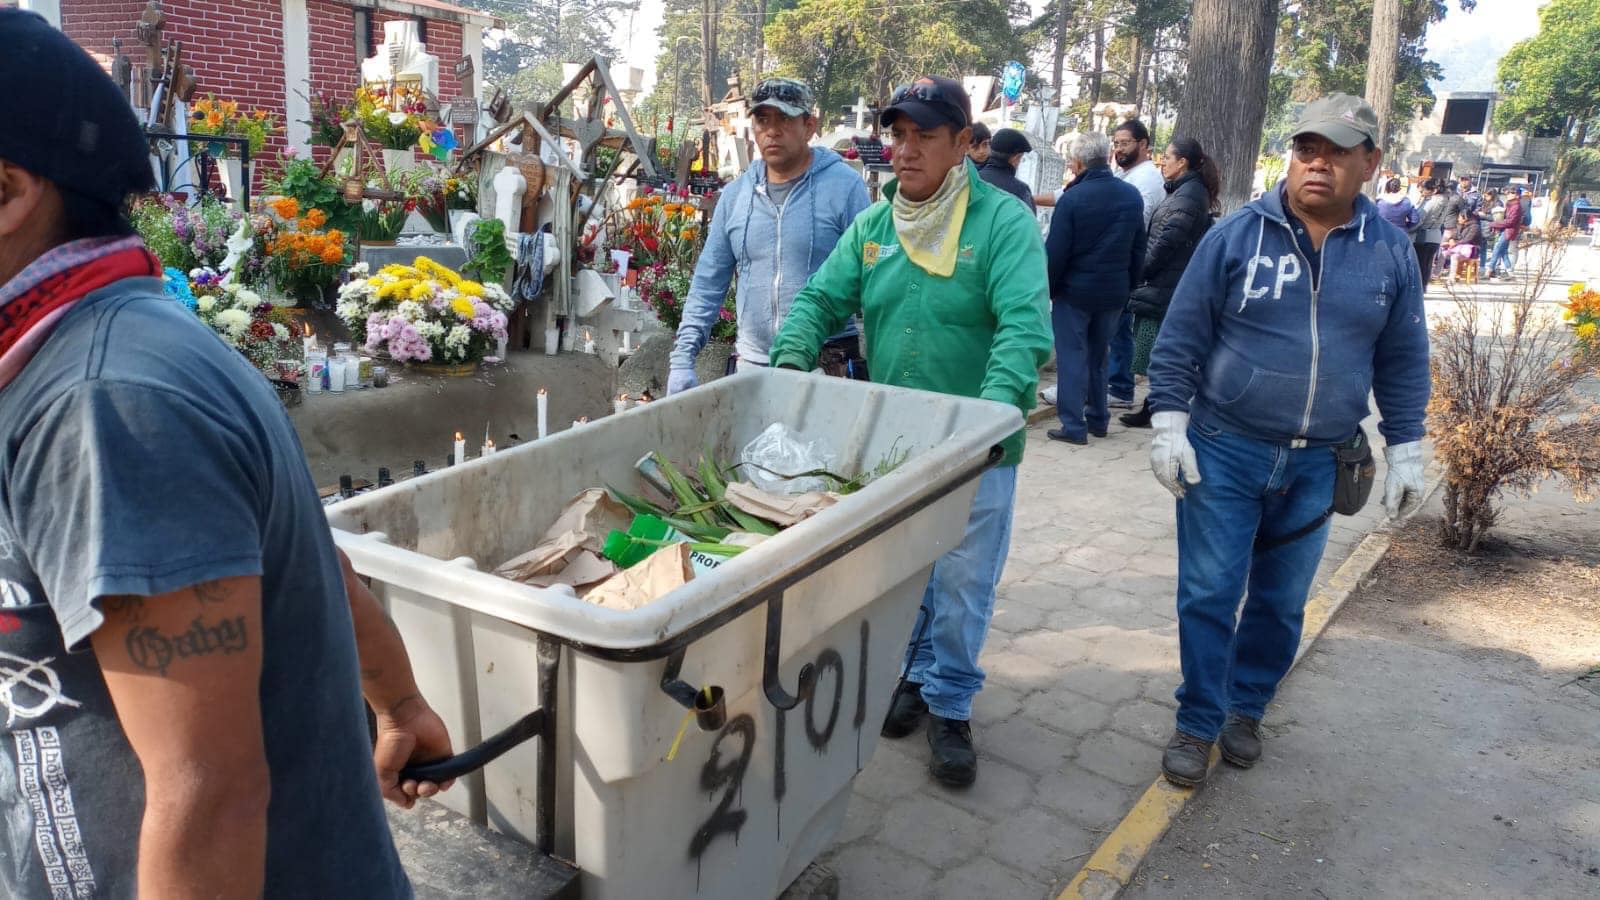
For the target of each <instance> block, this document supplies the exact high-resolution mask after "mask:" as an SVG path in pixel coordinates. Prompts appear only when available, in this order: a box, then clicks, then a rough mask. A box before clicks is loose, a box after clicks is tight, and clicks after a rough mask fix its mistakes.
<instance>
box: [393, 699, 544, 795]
mask: <svg viewBox="0 0 1600 900" xmlns="http://www.w3.org/2000/svg"><path fill="white" fill-rule="evenodd" d="M544 724H545V712H544V710H543V709H536V710H534V711H533V712H531V713H528V714H527V715H525V716H523V717H522V718H520V719H518V720H517V721H515V722H512V723H511V724H510V725H509V726H507V727H506V728H504V729H501V730H500V732H499V733H497V734H495V735H494V736H493V737H491V738H489V739H488V740H486V741H484V742H483V743H481V744H479V745H478V746H476V747H473V748H472V749H470V750H463V751H461V752H460V753H457V754H456V755H455V756H447V757H445V758H444V759H436V760H433V761H432V762H425V763H418V764H416V765H414V766H406V767H405V768H404V769H401V770H400V780H401V781H432V782H436V783H437V782H443V781H449V780H450V779H452V778H460V777H461V776H463V775H466V774H468V773H469V772H476V771H477V770H479V769H481V768H483V767H484V766H486V765H488V764H489V763H491V762H494V761H495V760H496V759H499V758H500V757H502V756H504V755H505V754H506V752H507V751H509V750H510V749H511V748H513V747H515V746H517V745H518V744H521V743H523V742H524V741H528V740H531V739H533V738H536V737H538V736H539V735H540V734H541V733H543V731H544Z"/></svg>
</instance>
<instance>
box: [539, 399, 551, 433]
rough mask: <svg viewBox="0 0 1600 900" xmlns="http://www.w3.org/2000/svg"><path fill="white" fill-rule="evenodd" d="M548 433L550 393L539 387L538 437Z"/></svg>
mask: <svg viewBox="0 0 1600 900" xmlns="http://www.w3.org/2000/svg"><path fill="white" fill-rule="evenodd" d="M549 433H550V395H549V394H548V393H547V392H546V391H545V389H544V388H539V437H541V438H542V437H544V436H545V435H547V434H549Z"/></svg>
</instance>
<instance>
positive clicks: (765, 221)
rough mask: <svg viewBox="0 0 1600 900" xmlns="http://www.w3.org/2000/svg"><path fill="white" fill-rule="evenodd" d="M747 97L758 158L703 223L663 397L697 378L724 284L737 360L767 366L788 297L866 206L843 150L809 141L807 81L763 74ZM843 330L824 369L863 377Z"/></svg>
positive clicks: (811, 113)
mask: <svg viewBox="0 0 1600 900" xmlns="http://www.w3.org/2000/svg"><path fill="white" fill-rule="evenodd" d="M751 101H752V106H751V108H750V114H751V117H752V119H753V121H754V135H755V139H756V146H757V147H758V148H759V149H760V151H761V159H759V160H757V161H756V162H754V163H753V164H752V165H751V166H750V168H749V169H746V170H745V172H744V174H742V175H740V176H739V177H738V178H736V179H734V181H733V183H732V184H730V185H728V186H727V187H726V188H723V190H722V196H721V197H720V198H719V199H718V200H717V206H716V211H715V212H713V213H712V216H711V224H710V225H709V226H707V228H706V240H705V247H704V249H703V250H701V252H700V258H699V259H698V260H697V261H696V262H695V267H694V277H693V279H692V280H691V281H690V283H689V294H688V297H687V298H686V299H685V300H684V304H683V319H682V322H681V323H680V324H679V325H678V335H677V339H676V340H675V341H674V342H673V345H672V356H671V364H670V369H669V371H668V375H667V393H669V394H676V393H678V392H679V391H683V390H687V389H689V388H692V387H695V386H696V385H698V384H699V383H700V380H699V377H698V376H697V375H696V374H695V367H694V361H695V357H697V356H699V355H700V351H701V349H703V348H704V347H705V345H706V341H707V340H708V339H709V338H710V337H711V329H712V326H714V325H715V324H716V322H717V317H718V316H719V315H720V314H721V312H722V304H723V301H724V300H725V299H726V298H727V296H728V289H729V287H730V286H732V287H734V290H735V306H736V318H737V320H738V324H739V334H738V338H737V340H736V342H735V345H734V349H735V351H736V352H737V353H738V355H739V365H740V367H744V366H765V365H767V362H768V353H769V348H770V347H771V346H772V338H773V336H774V335H776V334H777V333H778V330H779V329H780V328H781V327H782V325H783V320H784V317H785V316H787V315H788V314H789V308H790V304H791V303H792V302H793V301H794V295H795V294H796V293H797V292H798V291H799V290H800V288H801V287H803V286H804V285H805V283H806V279H807V278H809V277H811V274H812V273H813V272H815V271H817V267H818V266H821V265H822V261H823V260H824V259H827V258H828V254H829V253H830V252H832V251H833V247H834V244H836V243H838V240H839V236H840V235H842V234H844V230H845V229H846V228H848V227H850V223H851V222H852V221H854V220H855V217H856V216H857V215H858V214H860V212H861V211H862V210H864V209H866V208H867V206H868V204H869V203H870V198H868V196H867V187H866V183H865V182H864V181H862V180H861V176H860V175H857V174H856V172H855V170H854V169H851V168H850V166H848V165H846V164H845V162H844V159H843V158H842V157H841V156H839V154H837V153H835V152H834V151H832V150H829V149H827V148H825V147H812V146H810V144H809V143H808V142H809V141H810V140H811V135H812V134H813V133H815V131H816V127H817V116H816V99H815V97H813V95H812V93H811V88H810V87H808V86H806V85H805V84H804V83H802V82H799V81H794V80H792V79H788V78H768V79H767V80H765V81H763V82H761V83H760V84H758V85H756V89H755V92H754V93H753V94H751ZM735 273H738V276H739V277H738V283H737V285H736V286H735V285H734V274H735ZM840 328H841V331H840V333H839V334H836V335H834V336H833V337H832V338H831V339H830V340H829V343H828V346H827V347H826V348H825V349H824V350H823V353H822V356H821V360H820V363H821V366H822V369H823V371H825V372H828V373H829V374H831V375H845V376H848V377H853V378H858V379H865V378H866V377H867V372H866V360H865V358H864V357H863V356H862V354H861V349H860V339H859V334H858V331H857V329H856V327H855V325H854V324H853V323H850V322H846V323H844V324H843V325H841V326H840Z"/></svg>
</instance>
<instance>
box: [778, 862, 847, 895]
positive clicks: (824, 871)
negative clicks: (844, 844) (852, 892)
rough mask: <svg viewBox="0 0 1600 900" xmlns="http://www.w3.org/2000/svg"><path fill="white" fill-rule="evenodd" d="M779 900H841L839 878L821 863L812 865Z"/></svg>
mask: <svg viewBox="0 0 1600 900" xmlns="http://www.w3.org/2000/svg"><path fill="white" fill-rule="evenodd" d="M778 900H839V876H838V875H837V874H835V873H834V871H833V870H832V869H830V868H828V867H827V866H824V865H823V864H821V863H812V864H811V865H809V866H806V870H805V871H804V872H801V873H800V877H799V878H796V879H795V880H794V883H793V884H791V885H789V888H788V890H786V891H784V892H783V893H782V894H781V895H779V897H778Z"/></svg>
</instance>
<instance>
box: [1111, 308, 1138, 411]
mask: <svg viewBox="0 0 1600 900" xmlns="http://www.w3.org/2000/svg"><path fill="white" fill-rule="evenodd" d="M1106 381H1107V383H1106V391H1107V392H1108V393H1110V394H1111V396H1113V397H1115V398H1117V399H1118V400H1126V401H1128V402H1129V403H1132V402H1133V313H1131V312H1129V311H1128V309H1127V308H1126V307H1124V308H1123V310H1122V315H1121V316H1120V317H1118V319H1117V330H1116V333H1115V334H1113V335H1112V336H1111V374H1110V376H1109V377H1108V378H1107V380H1106Z"/></svg>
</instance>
